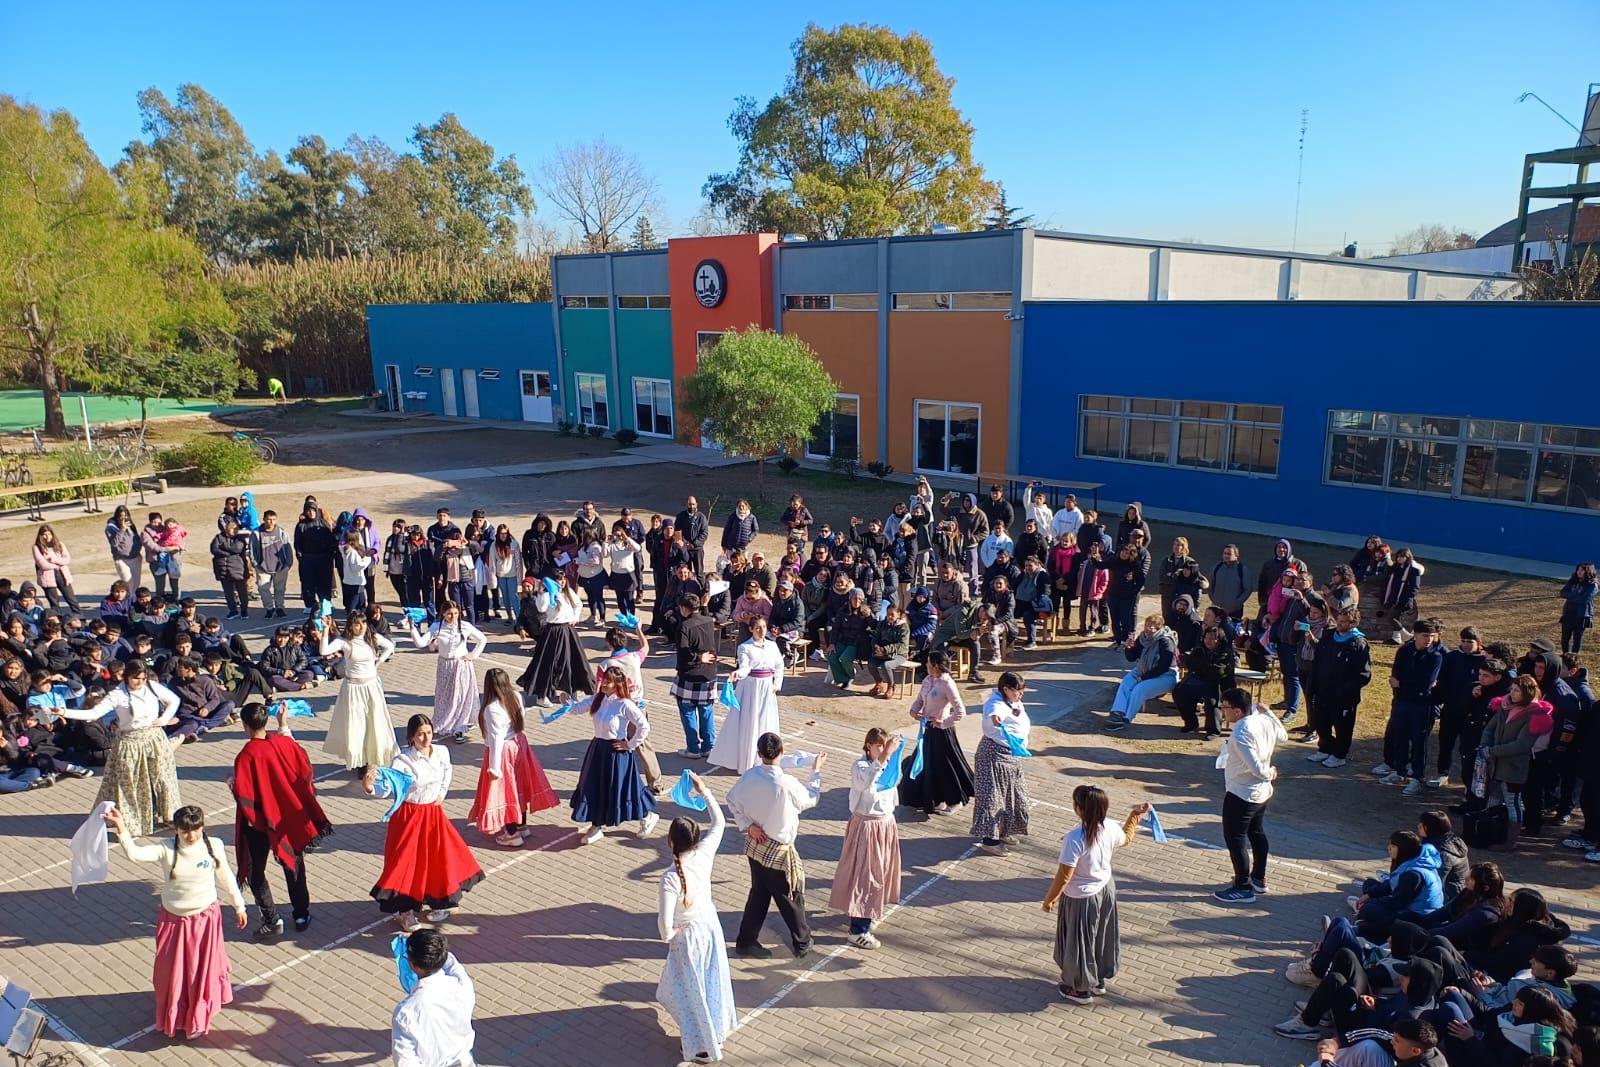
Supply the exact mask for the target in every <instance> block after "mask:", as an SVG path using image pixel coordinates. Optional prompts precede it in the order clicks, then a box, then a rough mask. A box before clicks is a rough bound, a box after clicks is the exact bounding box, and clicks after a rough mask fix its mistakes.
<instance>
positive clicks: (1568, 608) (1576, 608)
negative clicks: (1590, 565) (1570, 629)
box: [1561, 581, 1597, 625]
mask: <svg viewBox="0 0 1600 1067" xmlns="http://www.w3.org/2000/svg"><path fill="white" fill-rule="evenodd" d="M1596 591H1597V587H1596V586H1595V583H1594V582H1583V583H1579V582H1570V581H1569V582H1568V583H1567V584H1566V585H1564V586H1562V587H1561V599H1563V600H1565V601H1566V603H1565V604H1563V605H1561V621H1562V622H1564V623H1568V624H1569V625H1576V624H1578V623H1586V622H1589V621H1591V620H1592V619H1593V618H1594V597H1595V593H1596Z"/></svg>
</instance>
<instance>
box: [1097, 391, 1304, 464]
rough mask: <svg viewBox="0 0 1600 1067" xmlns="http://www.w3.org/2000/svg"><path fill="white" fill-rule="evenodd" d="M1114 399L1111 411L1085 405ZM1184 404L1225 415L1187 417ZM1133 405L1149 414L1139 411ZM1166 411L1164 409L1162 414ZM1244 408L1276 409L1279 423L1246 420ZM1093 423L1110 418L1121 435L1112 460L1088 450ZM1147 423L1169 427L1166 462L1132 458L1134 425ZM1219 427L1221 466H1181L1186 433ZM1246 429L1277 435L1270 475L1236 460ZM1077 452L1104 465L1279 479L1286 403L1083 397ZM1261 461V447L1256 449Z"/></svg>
mask: <svg viewBox="0 0 1600 1067" xmlns="http://www.w3.org/2000/svg"><path fill="white" fill-rule="evenodd" d="M1089 400H1094V401H1096V402H1101V401H1110V402H1112V404H1113V406H1111V407H1087V406H1085V402H1086V401H1089ZM1185 404H1207V405H1214V406H1220V407H1221V408H1222V411H1223V414H1222V415H1221V416H1220V417H1219V416H1215V415H1210V414H1206V415H1185V414H1184V413H1183V406H1184V405H1185ZM1135 405H1138V406H1142V407H1145V408H1147V409H1148V410H1144V411H1135V410H1134V407H1135ZM1163 407H1164V408H1165V410H1163ZM1241 408H1261V409H1274V408H1275V409H1276V410H1277V412H1278V421H1277V422H1275V423H1274V422H1268V421H1266V420H1264V419H1247V418H1241V417H1240V416H1239V410H1240V409H1241ZM1090 419H1108V420H1112V421H1114V422H1115V423H1116V424H1117V427H1118V428H1119V429H1120V431H1121V432H1120V434H1117V435H1115V436H1116V439H1117V442H1118V443H1117V454H1116V455H1111V456H1105V455H1099V454H1097V453H1091V452H1086V451H1084V440H1085V436H1084V432H1085V427H1086V425H1087V423H1088V420H1090ZM1135 421H1138V422H1149V423H1155V424H1165V425H1166V426H1167V427H1168V431H1167V435H1168V436H1167V456H1166V459H1164V460H1162V459H1144V458H1139V459H1135V458H1130V457H1129V455H1128V445H1129V441H1130V438H1131V437H1132V436H1133V433H1134V430H1133V423H1134V422H1135ZM1195 428H1200V429H1215V430H1220V431H1221V450H1220V451H1219V452H1218V454H1217V455H1218V459H1219V464H1220V465H1219V466H1215V467H1211V466H1204V465H1202V464H1198V463H1185V462H1182V460H1181V457H1182V455H1183V435H1184V430H1185V429H1195ZM1238 430H1243V431H1248V432H1250V433H1258V432H1260V431H1271V432H1276V433H1277V435H1278V462H1277V463H1276V464H1275V465H1274V466H1273V469H1272V470H1271V471H1270V472H1268V471H1257V470H1242V469H1239V468H1237V467H1236V466H1235V465H1234V462H1233V455H1234V442H1235V440H1236V434H1235V431H1238ZM1074 435H1075V438H1074V441H1073V454H1074V455H1075V456H1076V457H1077V458H1078V459H1085V460H1094V461H1103V462H1106V463H1134V464H1138V465H1139V466H1142V467H1164V468H1168V469H1171V470H1182V471H1196V472H1199V473H1202V474H1228V475H1232V476H1234V477H1236V478H1270V479H1276V478H1277V477H1278V475H1279V472H1280V471H1281V469H1282V466H1283V405H1282V404H1270V403H1265V402H1253V401H1252V402H1249V403H1238V402H1234V401H1227V400H1197V399H1195V398H1193V397H1184V398H1183V399H1173V398H1169V397H1151V396H1112V395H1110V394H1107V393H1079V394H1078V418H1077V424H1076V426H1075V427H1074ZM1258 458H1259V449H1258Z"/></svg>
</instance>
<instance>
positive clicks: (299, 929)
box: [279, 612, 311, 934]
mask: <svg viewBox="0 0 1600 1067" xmlns="http://www.w3.org/2000/svg"><path fill="white" fill-rule="evenodd" d="M279 614H282V613H281V612H280V613H279ZM310 925H311V916H309V915H300V916H297V917H296V918H295V920H294V928H295V932H296V933H302V934H303V933H305V931H306V928H307V927H309V926H310Z"/></svg>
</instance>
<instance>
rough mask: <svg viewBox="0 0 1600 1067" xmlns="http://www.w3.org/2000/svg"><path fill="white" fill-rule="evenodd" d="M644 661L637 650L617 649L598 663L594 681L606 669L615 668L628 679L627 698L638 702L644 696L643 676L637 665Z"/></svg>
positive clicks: (641, 654) (640, 652) (642, 655)
mask: <svg viewBox="0 0 1600 1067" xmlns="http://www.w3.org/2000/svg"><path fill="white" fill-rule="evenodd" d="M643 659H644V653H643V652H642V651H640V650H639V649H633V650H631V651H624V650H621V649H618V650H617V651H616V652H613V653H611V655H609V656H607V657H606V658H605V659H603V660H601V661H600V666H599V667H598V668H597V669H596V671H595V678H596V680H598V679H599V677H600V676H601V675H603V674H605V672H606V668H608V667H615V668H616V669H617V670H619V671H621V672H622V676H623V677H624V678H626V679H628V696H630V697H632V698H633V699H634V700H638V699H639V698H640V697H642V696H644V675H643V674H641V673H640V672H639V664H640V662H641V661H642V660H643Z"/></svg>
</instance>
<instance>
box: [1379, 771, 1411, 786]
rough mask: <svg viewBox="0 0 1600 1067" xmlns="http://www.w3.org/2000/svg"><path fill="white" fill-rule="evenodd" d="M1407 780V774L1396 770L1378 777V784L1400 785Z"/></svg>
mask: <svg viewBox="0 0 1600 1067" xmlns="http://www.w3.org/2000/svg"><path fill="white" fill-rule="evenodd" d="M1405 780H1406V779H1405V776H1403V775H1401V774H1399V773H1398V772H1396V771H1390V772H1389V773H1388V774H1386V775H1384V776H1383V777H1382V778H1379V779H1378V784H1379V785H1399V784H1400V783H1401V782H1403V781H1405Z"/></svg>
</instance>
